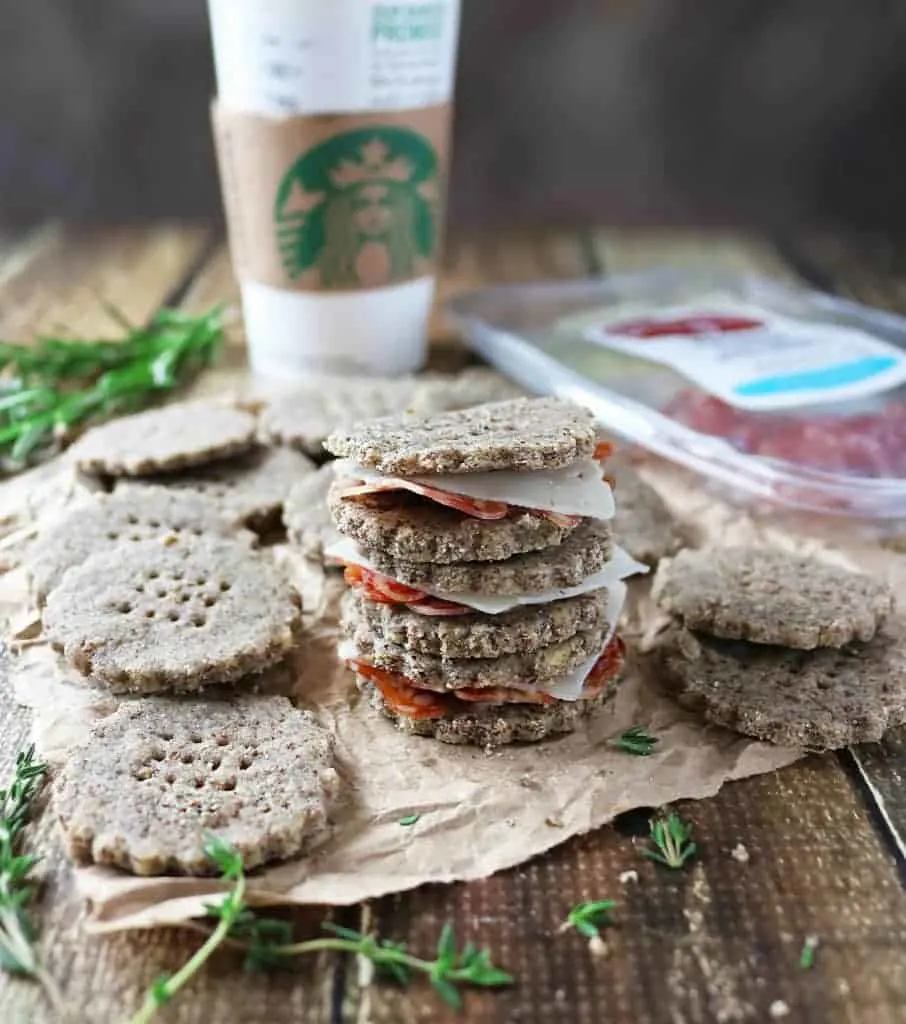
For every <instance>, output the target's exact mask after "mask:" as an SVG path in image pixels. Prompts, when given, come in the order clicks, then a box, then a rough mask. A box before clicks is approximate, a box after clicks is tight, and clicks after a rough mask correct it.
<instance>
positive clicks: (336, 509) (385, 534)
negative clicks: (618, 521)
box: [328, 480, 578, 564]
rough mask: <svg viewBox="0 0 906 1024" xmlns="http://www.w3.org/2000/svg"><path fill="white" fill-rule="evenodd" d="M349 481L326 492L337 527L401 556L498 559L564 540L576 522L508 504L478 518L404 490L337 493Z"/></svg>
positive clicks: (443, 559)
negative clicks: (502, 511) (503, 511)
mask: <svg viewBox="0 0 906 1024" xmlns="http://www.w3.org/2000/svg"><path fill="white" fill-rule="evenodd" d="M350 483H353V481H349V480H338V481H337V482H336V483H335V484H334V485H333V487H331V489H330V493H329V494H328V502H329V505H330V512H331V515H332V516H333V519H334V522H335V523H336V525H337V528H338V530H339V531H340V533H342V534H343V535H344V536H346V537H351V538H352V539H353V540H355V541H356V542H357V543H358V544H360V545H361V546H362V547H363V548H364V549H365V550H378V551H380V552H382V554H383V555H384V556H385V557H388V558H398V559H400V561H403V562H431V563H433V564H449V563H450V562H499V561H503V559H506V558H512V556H513V555H520V554H523V553H524V552H526V551H540V550H541V549H542V548H550V547H555V546H557V545H559V544H562V543H563V541H564V540H565V539H566V538H567V537H568V536H569V535H570V534H571V533H572V532H573V530H575V529H576V526H577V525H578V521H577V522H576V523H572V524H570V525H562V524H558V523H554V522H552V521H551V520H550V519H547V518H546V517H544V516H540V515H537V514H536V513H534V512H531V511H528V510H526V509H512V510H511V511H510V513H509V514H508V515H507V516H506V517H505V518H504V519H476V518H474V517H473V516H469V515H464V514H463V513H462V512H458V511H457V510H456V509H453V508H446V507H445V506H443V505H438V504H437V503H435V502H432V501H426V500H425V499H424V498H419V497H417V496H415V495H412V494H408V493H407V492H406V491H390V492H386V493H382V494H371V495H366V496H364V497H361V498H355V499H347V498H341V497H339V495H340V494H341V493H342V491H343V488H344V487H348V486H349V485H350Z"/></svg>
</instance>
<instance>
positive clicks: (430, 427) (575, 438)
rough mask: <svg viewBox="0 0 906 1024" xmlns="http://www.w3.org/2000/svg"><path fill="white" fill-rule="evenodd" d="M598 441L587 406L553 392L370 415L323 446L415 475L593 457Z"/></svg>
mask: <svg viewBox="0 0 906 1024" xmlns="http://www.w3.org/2000/svg"><path fill="white" fill-rule="evenodd" d="M596 443H597V430H596V427H595V421H594V418H593V416H592V415H591V413H590V412H589V411H588V410H587V409H583V408H581V407H580V406H577V405H571V404H569V403H568V402H561V401H559V400H558V399H555V398H520V399H515V400H513V401H509V402H495V403H491V404H489V405H479V406H475V407H474V408H471V409H465V410H461V411H458V412H448V413H441V414H439V415H434V416H430V415H429V416H423V415H418V414H411V415H404V416H396V417H388V418H386V419H379V420H373V421H371V422H369V423H364V424H362V425H361V426H359V427H356V428H352V429H350V430H345V431H344V430H341V431H335V432H334V433H333V434H331V435H330V437H329V438H328V439H327V441H326V442H325V445H326V447H327V449H328V451H330V452H332V453H333V454H334V455H341V456H346V457H347V458H351V459H354V460H355V461H356V462H357V463H359V465H361V466H369V467H371V468H372V469H376V470H378V471H379V472H381V473H387V474H390V475H394V476H420V475H422V474H426V473H428V474H430V473H482V472H488V471H493V470H518V471H532V470H538V471H541V470H546V469H560V468H562V467H564V466H569V465H571V464H572V463H573V462H575V461H576V460H577V459H581V458H584V457H586V456H591V455H592V454H593V452H594V449H595V444H596Z"/></svg>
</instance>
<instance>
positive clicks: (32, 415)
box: [0, 309, 223, 468]
mask: <svg viewBox="0 0 906 1024" xmlns="http://www.w3.org/2000/svg"><path fill="white" fill-rule="evenodd" d="M118 322H120V323H121V324H123V325H124V326H125V328H126V330H127V332H128V333H127V334H126V337H125V338H124V339H123V340H121V341H67V340H63V339H59V338H39V339H38V341H37V342H36V343H35V344H34V345H11V344H7V343H0V373H2V375H3V380H2V383H0V457H2V458H3V459H5V460H6V461H7V463H8V464H11V465H12V467H14V468H18V467H20V466H22V465H24V464H25V463H27V462H28V461H29V459H30V458H32V457H33V456H34V455H35V454H36V453H37V452H39V451H41V450H42V449H45V448H48V447H50V446H51V445H53V444H55V443H59V442H60V441H61V440H63V439H65V438H67V437H69V436H70V434H71V433H72V431H73V429H74V428H75V427H77V426H79V425H81V424H84V423H86V422H90V421H94V420H98V419H103V418H105V417H108V416H111V415H113V414H116V413H120V412H126V411H131V410H134V409H137V408H139V407H141V406H142V405H145V404H146V403H147V402H148V401H150V400H151V398H152V397H154V395H155V394H156V393H158V392H161V391H167V390H170V389H172V388H175V387H176V386H177V385H179V384H181V383H184V382H185V381H186V380H187V379H188V378H189V377H190V376H192V375H193V374H194V373H195V372H196V371H197V370H198V369H200V368H201V367H202V366H205V365H207V364H208V363H210V362H211V361H212V360H213V358H214V356H215V355H216V353H217V351H218V350H219V348H220V344H221V342H222V339H223V327H222V324H221V314H220V310H219V309H214V310H211V311H210V312H208V313H205V314H203V315H201V316H197V317H195V316H189V315H187V314H185V313H180V312H178V311H176V310H161V311H160V312H159V313H158V314H157V315H156V316H155V317H154V318H153V319H152V320H151V322H150V323H149V324H148V325H147V326H146V327H132V326H131V325H129V324H127V323H124V322H123V321H122V319H121V318H119V319H118Z"/></svg>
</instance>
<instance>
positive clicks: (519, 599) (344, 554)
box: [324, 537, 648, 615]
mask: <svg viewBox="0 0 906 1024" xmlns="http://www.w3.org/2000/svg"><path fill="white" fill-rule="evenodd" d="M324 554H325V556H326V557H327V558H335V559H337V560H338V561H340V562H349V563H351V564H353V565H360V566H362V568H363V569H371V570H372V571H373V572H380V571H381V570H380V569H379V568H378V567H377V566H376V565H375V564H374V563H373V562H372V561H371V560H370V559H369V558H368V556H367V555H366V554H365V553H364V552H363V551H362V550H361V548H360V547H359V546H358V544H356V542H355V541H353V540H350V539H349V538H348V537H344V538H343V539H342V540H340V541H337V543H335V544H331V545H330V547H329V548H327V550H326V551H325V552H324ZM642 572H648V566H647V565H642V564H641V562H637V561H636V560H635V559H634V558H632V557H631V556H630V555H629V554H628V553H627V552H626V551H624V550H623V549H622V548H621V547H617V546H614V549H613V555H612V557H611V559H610V561H609V562H608V563H607V564H606V565H605V566H604V568H603V569H601V570H600V571H599V572H596V573H592V575H591V576H586V578H585V579H584V580H582V582H581V583H577V584H576V585H575V586H574V587H553V588H551V589H550V590H542V591H539V592H538V593H536V594H495V595H488V594H474V593H471V592H470V591H467V592H461V593H459V592H449V591H444V590H437V589H429V588H427V587H422V588H420V589H422V590H424V591H425V592H426V593H428V594H431V596H432V597H438V598H440V599H441V600H442V601H455V602H456V604H464V605H466V606H467V607H469V608H474V609H475V611H478V612H484V613H485V614H487V615H501V614H502V613H503V612H508V611H509V610H510V609H511V608H518V607H519V606H520V605H527V604H549V603H550V602H551V601H560V600H562V599H563V598H565V597H578V596H579V594H588V593H590V592H591V591H592V590H601V588H602V587H609V586H611V585H612V584H614V583H617V582H618V581H619V580H624V579H626V577H627V576H634V575H635V574H636V573H642ZM385 575H386V573H385ZM391 578H392V577H391ZM404 585H408V584H404Z"/></svg>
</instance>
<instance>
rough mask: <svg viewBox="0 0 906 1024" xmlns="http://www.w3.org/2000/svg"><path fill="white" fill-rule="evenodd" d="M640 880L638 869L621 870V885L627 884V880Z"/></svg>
mask: <svg viewBox="0 0 906 1024" xmlns="http://www.w3.org/2000/svg"><path fill="white" fill-rule="evenodd" d="M638 880H639V873H638V871H634V870H633V871H621V872H620V885H625V884H626V883H627V882H637V881H638Z"/></svg>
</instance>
